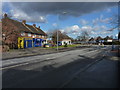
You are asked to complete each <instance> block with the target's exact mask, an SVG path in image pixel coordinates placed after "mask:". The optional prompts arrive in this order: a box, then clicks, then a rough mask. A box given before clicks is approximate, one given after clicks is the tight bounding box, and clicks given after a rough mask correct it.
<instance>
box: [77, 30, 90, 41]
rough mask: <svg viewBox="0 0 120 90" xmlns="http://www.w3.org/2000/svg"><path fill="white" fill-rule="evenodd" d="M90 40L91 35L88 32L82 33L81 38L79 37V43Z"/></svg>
mask: <svg viewBox="0 0 120 90" xmlns="http://www.w3.org/2000/svg"><path fill="white" fill-rule="evenodd" d="M88 39H89V34H88V32H87V31H82V33H81V35H80V36H77V40H78V41H88Z"/></svg>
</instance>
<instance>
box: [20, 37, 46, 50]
mask: <svg viewBox="0 0 120 90" xmlns="http://www.w3.org/2000/svg"><path fill="white" fill-rule="evenodd" d="M44 43H46V40H44V39H41V38H28V37H18V48H32V47H42V46H43V44H44Z"/></svg>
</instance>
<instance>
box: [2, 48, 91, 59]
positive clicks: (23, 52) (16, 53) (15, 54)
mask: <svg viewBox="0 0 120 90" xmlns="http://www.w3.org/2000/svg"><path fill="white" fill-rule="evenodd" d="M86 47H89V46H79V47H66V48H59V51H57V50H56V49H55V48H40V47H33V48H26V49H11V50H10V51H8V52H3V53H2V60H7V59H13V58H21V57H29V56H35V55H44V54H50V53H59V52H65V51H69V50H75V49H78V48H81V49H82V48H86Z"/></svg>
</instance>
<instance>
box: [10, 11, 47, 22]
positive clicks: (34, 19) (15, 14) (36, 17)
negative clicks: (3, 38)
mask: <svg viewBox="0 0 120 90" xmlns="http://www.w3.org/2000/svg"><path fill="white" fill-rule="evenodd" d="M10 13H11V15H12V18H16V19H19V20H26V21H27V22H40V23H45V22H47V20H46V18H45V16H39V15H36V14H35V15H33V16H30V15H28V14H27V13H25V12H23V11H22V10H19V9H18V10H17V9H14V10H10Z"/></svg>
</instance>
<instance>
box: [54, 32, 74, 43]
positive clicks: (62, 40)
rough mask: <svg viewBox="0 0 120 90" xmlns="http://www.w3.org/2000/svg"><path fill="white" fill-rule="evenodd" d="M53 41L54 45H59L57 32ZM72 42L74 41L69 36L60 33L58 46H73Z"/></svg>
mask: <svg viewBox="0 0 120 90" xmlns="http://www.w3.org/2000/svg"><path fill="white" fill-rule="evenodd" d="M52 40H53V42H54V43H56V44H57V31H55V32H54V33H53V36H52ZM71 42H72V39H71V38H70V37H69V36H68V35H66V34H64V33H61V31H58V44H59V45H60V44H61V45H65V44H67V45H71Z"/></svg>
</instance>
